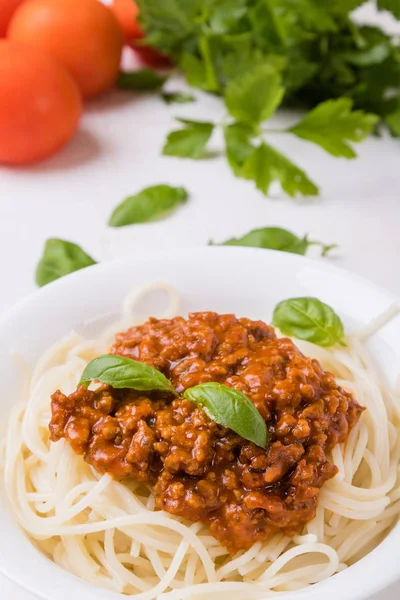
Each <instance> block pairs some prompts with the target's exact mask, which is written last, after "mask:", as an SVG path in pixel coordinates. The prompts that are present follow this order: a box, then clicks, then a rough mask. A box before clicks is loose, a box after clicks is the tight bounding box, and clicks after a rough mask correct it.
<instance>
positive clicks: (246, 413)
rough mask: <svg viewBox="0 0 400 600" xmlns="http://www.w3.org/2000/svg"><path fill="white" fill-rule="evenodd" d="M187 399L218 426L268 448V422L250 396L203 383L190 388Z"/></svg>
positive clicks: (215, 384)
mask: <svg viewBox="0 0 400 600" xmlns="http://www.w3.org/2000/svg"><path fill="white" fill-rule="evenodd" d="M183 395H184V397H185V398H187V399H188V400H191V401H192V402H195V403H196V404H198V405H199V406H200V408H202V409H203V410H204V412H205V413H206V414H207V415H208V416H209V417H210V419H212V420H213V421H215V422H216V423H218V424H219V425H223V426H224V427H228V428H229V429H232V431H235V432H236V433H237V434H239V435H240V436H242V437H243V438H244V439H246V440H249V441H250V442H254V443H255V444H256V445H257V446H261V448H265V447H266V445H267V442H268V430H267V426H266V424H265V421H264V419H263V418H262V416H261V415H260V413H259V412H258V410H257V409H256V407H255V406H254V404H253V403H252V402H251V401H250V400H249V399H248V397H247V396H245V395H244V394H242V392H239V391H238V390H235V389H233V388H230V387H228V386H226V385H221V384H220V383H213V382H210V383H202V384H200V385H196V386H195V387H192V388H189V389H187V390H186V391H185V392H184V394H183Z"/></svg>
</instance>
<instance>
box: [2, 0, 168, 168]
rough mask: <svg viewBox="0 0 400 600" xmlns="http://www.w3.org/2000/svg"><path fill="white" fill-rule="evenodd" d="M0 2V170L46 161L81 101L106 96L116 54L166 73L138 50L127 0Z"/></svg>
mask: <svg viewBox="0 0 400 600" xmlns="http://www.w3.org/2000/svg"><path fill="white" fill-rule="evenodd" d="M111 9H112V10H110V9H109V8H108V7H106V6H105V5H103V4H102V3H101V2H99V1H98V0H0V37H2V36H4V35H7V41H0V163H6V164H25V163H30V162H35V161H38V160H41V159H42V158H45V157H46V156H49V155H50V154H52V153H53V152H55V151H56V150H57V149H58V148H60V147H61V146H62V145H64V144H65V143H66V142H67V141H68V140H69V139H70V138H71V137H72V136H73V134H74V132H75V130H76V127H77V125H78V122H79V118H80V116H81V113H82V100H81V97H83V98H88V97H91V96H95V95H97V94H99V93H101V92H103V91H105V90H107V89H108V88H110V87H111V86H112V85H113V84H114V82H115V80H116V77H117V74H118V70H119V65H120V59H121V52H122V47H123V44H124V38H125V42H126V43H129V45H130V46H132V47H133V48H134V49H135V51H136V52H137V53H138V54H139V55H140V57H141V58H142V60H143V61H144V62H146V63H148V64H151V65H153V66H165V65H166V64H167V63H166V58H165V57H164V56H163V55H161V54H160V53H159V52H157V51H156V50H153V49H152V48H149V47H145V46H141V45H140V42H139V41H140V40H142V39H143V37H144V35H143V32H142V30H141V28H140V25H139V23H138V13H139V10H138V7H137V5H136V4H135V2H134V1H133V0H113V5H112V6H111Z"/></svg>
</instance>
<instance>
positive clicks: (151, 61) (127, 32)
mask: <svg viewBox="0 0 400 600" xmlns="http://www.w3.org/2000/svg"><path fill="white" fill-rule="evenodd" d="M110 8H111V10H112V11H113V13H114V14H115V16H116V18H117V20H118V22H119V24H120V26H121V29H122V31H123V34H124V37H125V42H126V44H128V46H130V47H131V48H132V50H134V51H135V52H136V54H137V55H138V57H139V58H140V60H141V61H142V62H143V63H145V64H146V65H148V66H149V67H170V66H171V64H172V63H171V61H170V59H169V58H168V56H166V55H165V54H162V52H160V51H159V50H157V49H156V48H151V47H150V46H142V45H141V44H140V42H141V41H142V40H143V39H144V37H145V34H144V33H143V30H142V28H141V26H140V23H139V21H138V17H139V7H138V5H137V4H136V2H134V1H133V0H113V3H112V5H111V7H110Z"/></svg>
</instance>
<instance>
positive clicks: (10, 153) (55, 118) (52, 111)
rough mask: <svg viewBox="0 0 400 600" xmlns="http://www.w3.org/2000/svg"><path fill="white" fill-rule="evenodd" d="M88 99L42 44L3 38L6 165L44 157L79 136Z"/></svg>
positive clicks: (0, 157)
mask: <svg viewBox="0 0 400 600" xmlns="http://www.w3.org/2000/svg"><path fill="white" fill-rule="evenodd" d="M81 114H82V98H81V94H80V91H79V88H78V87H77V85H76V83H75V81H74V80H73V78H72V77H71V75H70V74H69V73H68V71H67V70H66V69H65V68H64V67H63V66H62V65H61V64H59V63H58V62H57V61H56V60H55V59H54V58H53V57H52V56H48V55H47V54H45V53H43V52H42V51H40V50H37V49H36V48H31V47H29V46H26V45H23V44H18V43H17V42H10V41H7V40H0V164H6V165H24V164H30V163H34V162H37V161H40V160H42V159H44V158H46V157H48V156H50V155H51V154H53V153H54V152H56V151H57V150H58V149H60V148H61V147H62V146H64V145H65V144H66V143H67V142H68V141H69V140H70V139H71V137H72V136H73V135H74V133H75V131H76V129H77V126H78V123H79V119H80V117H81Z"/></svg>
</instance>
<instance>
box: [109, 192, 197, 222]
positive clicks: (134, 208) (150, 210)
mask: <svg viewBox="0 0 400 600" xmlns="http://www.w3.org/2000/svg"><path fill="white" fill-rule="evenodd" d="M187 199H188V193H187V191H186V190H185V189H184V188H182V187H172V186H170V185H165V184H161V185H153V186H151V187H148V188H145V189H144V190H142V191H141V192H139V193H138V194H135V196H129V198H126V200H124V201H123V202H121V204H119V205H118V206H117V207H116V208H115V209H114V211H113V213H112V215H111V217H110V220H109V222H108V225H109V226H110V227H125V226H126V225H134V224H136V223H149V222H151V221H157V220H159V219H163V218H164V217H166V216H167V215H169V214H170V213H171V212H173V211H174V210H176V209H177V208H178V206H180V205H181V204H184V203H185V202H186V201H187Z"/></svg>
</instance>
